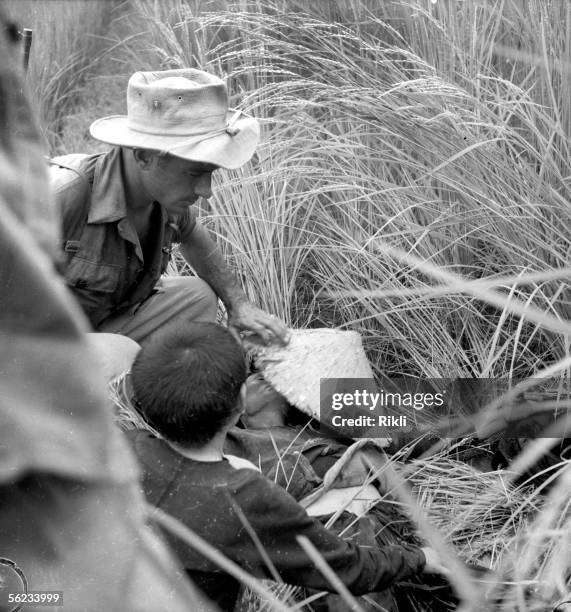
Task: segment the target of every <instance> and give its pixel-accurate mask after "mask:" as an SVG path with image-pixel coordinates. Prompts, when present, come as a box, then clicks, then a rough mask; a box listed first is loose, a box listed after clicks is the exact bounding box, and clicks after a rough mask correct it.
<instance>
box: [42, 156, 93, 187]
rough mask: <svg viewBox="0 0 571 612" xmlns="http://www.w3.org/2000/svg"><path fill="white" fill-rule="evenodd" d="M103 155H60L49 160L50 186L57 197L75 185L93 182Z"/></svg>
mask: <svg viewBox="0 0 571 612" xmlns="http://www.w3.org/2000/svg"><path fill="white" fill-rule="evenodd" d="M102 155H103V154H102V153H95V154H93V155H88V154H86V153H69V154H68V155H58V156H57V157H53V158H51V159H50V160H49V177H50V185H51V189H52V191H53V192H54V194H55V195H56V196H57V195H58V194H61V193H62V192H64V191H66V190H67V189H70V188H73V187H74V186H75V185H79V184H83V183H85V182H87V183H89V182H90V181H92V180H93V173H94V172H95V165H96V164H97V161H98V160H99V159H100V157H101V156H102Z"/></svg>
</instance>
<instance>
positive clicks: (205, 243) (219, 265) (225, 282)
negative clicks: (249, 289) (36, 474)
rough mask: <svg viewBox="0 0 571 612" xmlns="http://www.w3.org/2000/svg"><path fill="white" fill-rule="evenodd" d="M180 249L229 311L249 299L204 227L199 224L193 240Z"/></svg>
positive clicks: (193, 233) (193, 234)
mask: <svg viewBox="0 0 571 612" xmlns="http://www.w3.org/2000/svg"><path fill="white" fill-rule="evenodd" d="M180 250H181V253H182V255H183V257H184V258H185V259H186V261H188V263H189V264H190V265H191V266H192V267H193V269H194V270H195V272H196V273H197V274H198V276H200V278H202V279H203V280H205V281H206V282H207V283H208V284H209V285H210V286H211V287H212V289H213V291H214V293H216V295H217V296H218V297H219V298H220V299H221V300H222V303H223V304H224V306H225V307H226V310H227V311H228V313H230V312H231V311H232V310H233V309H234V308H235V307H236V306H237V305H238V304H240V303H242V302H247V301H248V297H247V296H246V294H245V293H244V290H243V289H242V287H241V286H240V284H239V283H238V279H237V278H236V275H235V274H234V272H233V271H232V270H231V269H230V268H229V267H228V264H227V263H226V262H225V260H224V258H223V257H222V253H221V252H220V249H219V248H218V246H217V245H216V243H215V242H214V241H213V240H212V238H210V235H209V233H208V231H207V230H206V229H205V228H204V227H202V226H201V225H198V224H197V225H196V227H195V228H194V230H193V232H192V241H191V242H188V243H184V244H181V246H180Z"/></svg>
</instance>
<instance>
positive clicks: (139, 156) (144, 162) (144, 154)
mask: <svg viewBox="0 0 571 612" xmlns="http://www.w3.org/2000/svg"><path fill="white" fill-rule="evenodd" d="M154 158H155V155H154V153H153V152H152V151H147V150H146V149H133V159H134V160H135V163H136V164H137V166H139V168H141V169H142V170H147V169H148V168H150V167H151V166H152V164H153V160H154Z"/></svg>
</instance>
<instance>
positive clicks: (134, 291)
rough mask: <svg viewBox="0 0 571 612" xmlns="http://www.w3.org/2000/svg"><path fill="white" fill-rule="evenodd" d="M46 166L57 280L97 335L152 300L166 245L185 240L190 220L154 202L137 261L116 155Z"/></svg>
mask: <svg viewBox="0 0 571 612" xmlns="http://www.w3.org/2000/svg"><path fill="white" fill-rule="evenodd" d="M52 162H53V163H52V170H51V183H52V189H53V191H54V196H55V199H56V206H57V210H58V211H59V213H60V215H61V219H62V248H63V250H64V270H63V275H64V277H65V280H66V282H67V285H68V286H69V287H70V289H71V290H72V292H73V293H74V294H75V297H76V298H77V300H78V301H79V303H80V304H81V306H82V308H83V310H84V312H85V313H86V315H87V317H88V318H89V320H90V321H91V324H92V325H93V326H94V327H97V326H98V325H99V324H101V323H102V322H103V321H104V320H105V319H106V318H107V317H109V316H111V315H115V314H118V313H120V312H121V311H123V310H125V309H127V308H129V307H131V306H133V305H135V304H137V303H139V302H141V301H143V300H144V299H145V298H147V297H148V296H149V295H150V294H151V293H152V291H153V289H154V287H155V286H156V284H157V282H158V281H159V279H160V276H161V274H163V273H164V272H165V270H166V267H167V265H168V262H169V259H170V253H171V249H172V244H173V243H178V242H186V241H189V240H190V236H191V234H192V231H193V229H194V226H195V224H196V214H195V212H194V210H193V209H192V208H191V207H189V208H188V210H187V212H186V213H185V214H184V215H172V214H170V213H168V212H167V211H166V209H164V208H163V207H162V206H161V205H160V203H158V202H155V204H154V210H153V211H152V214H151V220H150V222H151V224H152V225H153V229H154V235H152V237H151V241H150V247H149V252H150V253H151V256H150V257H149V258H148V260H145V258H144V255H143V251H142V249H141V245H140V243H139V238H138V236H137V233H136V230H135V228H134V227H133V225H132V223H131V222H130V220H129V218H128V217H127V203H126V199H125V190H124V178H123V177H124V174H123V172H124V169H123V167H122V166H123V164H122V157H121V149H120V147H114V148H113V149H111V150H110V151H109V152H108V153H99V154H95V155H79V154H73V155H66V156H62V157H58V158H54V160H52ZM58 164H61V166H58Z"/></svg>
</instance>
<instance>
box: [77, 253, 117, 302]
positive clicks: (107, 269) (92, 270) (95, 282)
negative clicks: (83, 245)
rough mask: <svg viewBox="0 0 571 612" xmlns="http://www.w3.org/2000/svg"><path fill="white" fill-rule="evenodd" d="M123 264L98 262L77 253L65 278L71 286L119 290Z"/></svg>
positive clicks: (110, 290)
mask: <svg viewBox="0 0 571 612" xmlns="http://www.w3.org/2000/svg"><path fill="white" fill-rule="evenodd" d="M120 273H121V266H114V265H111V264H104V263H97V262H94V261H89V260H88V259H83V258H82V257H78V256H77V255H76V256H75V257H74V258H73V259H72V260H71V262H70V263H69V265H68V267H67V270H66V272H65V279H66V282H67V284H68V285H69V286H70V287H74V288H75V289H83V290H87V291H93V292H100V293H113V292H115V291H117V287H118V285H119V278H120Z"/></svg>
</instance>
